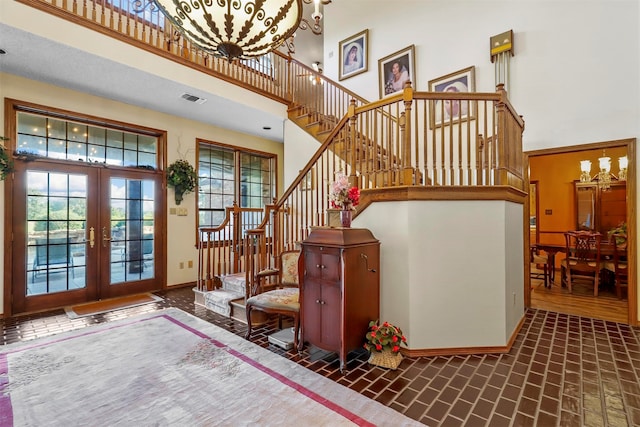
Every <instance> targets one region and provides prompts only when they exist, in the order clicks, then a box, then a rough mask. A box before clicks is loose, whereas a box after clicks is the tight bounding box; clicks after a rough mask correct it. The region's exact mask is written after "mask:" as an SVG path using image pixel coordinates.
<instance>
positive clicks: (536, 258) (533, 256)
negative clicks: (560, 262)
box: [529, 245, 551, 288]
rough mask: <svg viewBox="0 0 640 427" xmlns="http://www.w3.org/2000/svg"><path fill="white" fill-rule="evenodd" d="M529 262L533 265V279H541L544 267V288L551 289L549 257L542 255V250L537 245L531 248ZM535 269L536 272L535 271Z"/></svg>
mask: <svg viewBox="0 0 640 427" xmlns="http://www.w3.org/2000/svg"><path fill="white" fill-rule="evenodd" d="M529 262H530V263H531V278H532V279H540V267H541V266H542V277H543V279H544V287H545V288H546V287H547V285H548V286H549V287H551V282H550V280H549V279H550V277H551V274H550V272H549V257H548V256H547V255H544V254H541V253H540V249H539V248H538V247H537V246H536V245H531V247H530V248H529ZM534 269H535V270H536V271H534Z"/></svg>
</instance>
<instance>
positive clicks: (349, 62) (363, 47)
mask: <svg viewBox="0 0 640 427" xmlns="http://www.w3.org/2000/svg"><path fill="white" fill-rule="evenodd" d="M338 51H339V52H340V72H339V76H338V77H339V79H340V80H344V79H348V78H349V77H353V76H355V75H357V74H360V73H364V72H365V71H367V70H368V69H369V30H364V31H361V32H359V33H358V34H355V35H353V36H351V37H349V38H346V39H344V40H342V41H341V42H340V45H339V48H338Z"/></svg>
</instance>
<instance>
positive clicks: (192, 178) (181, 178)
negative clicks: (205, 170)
mask: <svg viewBox="0 0 640 427" xmlns="http://www.w3.org/2000/svg"><path fill="white" fill-rule="evenodd" d="M167 184H168V185H169V186H171V187H173V190H174V192H175V197H176V205H179V204H180V203H181V202H182V196H183V195H184V194H186V193H189V192H191V191H193V190H194V189H195V188H196V185H197V184H198V174H197V173H196V170H195V169H194V168H193V166H191V164H189V162H188V161H186V160H176V161H175V162H173V163H172V164H170V165H169V167H168V168H167Z"/></svg>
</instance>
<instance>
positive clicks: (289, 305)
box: [247, 288, 300, 311]
mask: <svg viewBox="0 0 640 427" xmlns="http://www.w3.org/2000/svg"><path fill="white" fill-rule="evenodd" d="M298 297H299V292H298V288H286V289H274V290H273V291H269V292H264V293H262V294H258V295H255V296H252V297H251V298H249V299H248V300H247V305H252V306H254V307H262V308H266V309H269V308H271V309H275V310H289V311H300V302H299V299H298Z"/></svg>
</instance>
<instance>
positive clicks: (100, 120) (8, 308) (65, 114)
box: [0, 98, 168, 318]
mask: <svg viewBox="0 0 640 427" xmlns="http://www.w3.org/2000/svg"><path fill="white" fill-rule="evenodd" d="M19 111H30V112H41V113H42V114H47V115H55V116H56V117H59V118H64V119H67V120H77V121H80V122H81V123H87V124H98V125H100V126H108V127H113V128H116V129H123V130H130V131H134V132H140V133H144V134H147V135H153V136H155V137H156V138H157V141H158V147H157V150H158V153H157V170H156V173H158V174H162V175H164V170H165V169H166V166H167V160H166V159H167V141H168V139H167V131H165V130H161V129H156V128H150V127H145V126H142V125H137V124H132V123H126V122H120V121H117V120H112V119H108V118H105V117H98V116H92V115H88V114H83V113H78V112H75V111H70V110H64V109H60V108H55V107H50V106H46V105H40V104H35V103H32V102H27V101H21V100H17V99H12V98H5V100H4V136H5V137H7V138H9V139H8V141H6V144H5V148H6V149H7V150H8V151H9V152H10V153H13V152H14V151H15V150H16V144H17V140H16V136H17V134H18V131H17V113H18V112H19ZM34 161H38V160H34ZM47 161H55V160H53V159H48V160H47ZM96 166H97V165H96ZM111 167H112V168H118V166H111ZM125 169H128V168H125ZM14 183H15V176H14V174H13V173H11V174H9V175H8V176H7V177H6V178H5V181H4V230H3V231H4V247H5V248H10V247H12V241H13V233H12V230H13V227H14V226H15V225H14V221H13V217H12V215H11V214H10V209H8V207H9V206H12V204H13V198H14ZM156 196H157V197H159V199H158V200H157V201H158V206H159V209H160V212H161V213H162V214H161V215H160V220H159V221H158V224H156V225H157V233H158V234H159V236H158V239H159V242H158V244H159V245H160V246H161V247H162V249H163V253H162V255H159V257H158V258H156V259H157V260H159V261H160V262H162V269H161V271H162V276H161V277H158V281H159V283H160V287H161V289H166V288H167V251H166V248H167V191H166V183H165V182H164V180H163V184H162V188H158V189H157V190H156ZM13 262H14V257H13V254H12V251H11V250H9V251H7V250H5V251H4V275H3V313H2V314H0V318H8V317H11V316H12V315H13V314H14V312H13V304H12V291H13V286H11V283H13V274H12V267H11V266H12V265H13Z"/></svg>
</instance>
